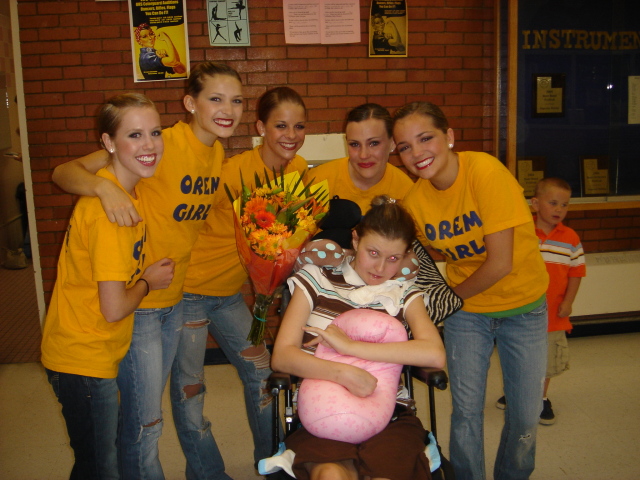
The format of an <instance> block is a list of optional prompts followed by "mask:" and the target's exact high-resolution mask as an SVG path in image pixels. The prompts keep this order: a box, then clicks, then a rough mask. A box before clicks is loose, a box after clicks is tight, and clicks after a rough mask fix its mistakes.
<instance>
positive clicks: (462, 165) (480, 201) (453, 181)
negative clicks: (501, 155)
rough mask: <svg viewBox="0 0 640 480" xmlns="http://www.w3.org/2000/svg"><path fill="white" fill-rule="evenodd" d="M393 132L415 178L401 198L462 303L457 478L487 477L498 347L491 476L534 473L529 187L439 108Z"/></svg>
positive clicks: (539, 358)
mask: <svg viewBox="0 0 640 480" xmlns="http://www.w3.org/2000/svg"><path fill="white" fill-rule="evenodd" d="M394 121H395V123H394V129H393V136H394V139H395V141H396V144H397V148H398V153H399V155H400V158H401V159H402V162H403V163H404V165H405V166H406V167H407V169H408V170H409V172H411V173H413V174H414V175H416V176H417V177H418V180H417V182H416V184H415V186H414V187H413V188H412V189H411V191H410V192H409V193H408V194H407V196H406V197H405V200H404V204H405V206H406V207H407V208H408V209H409V211H410V212H411V214H412V215H413V217H414V219H415V221H416V224H417V227H418V231H419V237H420V239H421V240H422V241H423V242H424V243H425V244H428V245H430V246H431V247H433V248H434V249H436V250H437V251H439V252H440V253H442V254H443V255H444V256H445V258H446V262H447V277H448V280H449V283H450V284H451V286H452V288H453V290H454V291H455V292H456V293H457V294H458V295H459V296H460V297H461V298H462V299H464V307H463V309H462V310H460V311H458V312H457V313H454V314H453V315H452V316H451V317H449V318H448V319H447V320H446V321H445V324H444V338H445V347H446V351H447V364H448V367H449V375H450V377H451V382H450V385H451V394H452V398H453V414H452V416H451V440H450V451H451V461H452V463H453V466H454V468H455V471H456V477H457V478H462V479H466V478H484V476H485V472H484V442H483V440H484V439H483V434H482V424H483V409H484V398H485V390H486V380H487V371H488V368H489V358H490V356H491V354H492V352H493V347H494V344H495V345H496V346H497V348H498V353H499V355H500V364H501V366H502V372H503V377H504V392H505V397H506V401H507V405H508V406H509V410H508V414H507V415H505V426H504V430H503V434H502V437H501V441H500V447H499V449H498V456H497V459H496V462H495V469H494V476H495V478H496V479H503V478H529V476H530V475H531V472H532V471H533V469H534V464H535V443H536V441H535V439H536V427H537V424H538V420H539V417H540V412H541V410H542V401H541V397H542V384H543V380H544V376H545V369H546V358H547V354H546V349H547V346H546V345H547V337H546V330H547V309H546V301H545V292H546V290H547V283H548V276H547V273H546V269H545V266H544V262H543V261H542V257H541V256H540V252H539V248H538V238H537V236H536V233H535V229H534V224H533V218H532V216H531V212H530V210H529V207H528V205H527V202H526V200H525V198H524V196H523V193H522V187H520V185H519V184H518V182H517V181H516V180H515V178H514V177H513V175H511V173H510V172H509V170H507V168H506V167H505V166H504V165H503V164H502V163H500V161H499V160H498V159H497V158H494V157H492V156H491V155H488V154H486V153H482V152H454V151H453V146H454V141H455V136H454V132H453V130H452V129H451V128H449V124H448V121H447V119H446V117H445V116H444V114H443V113H442V111H441V110H440V108H438V107H437V106H435V105H433V104H431V103H429V102H413V103H410V104H408V105H405V106H404V107H402V108H400V109H399V110H398V111H397V112H396V113H395V115H394Z"/></svg>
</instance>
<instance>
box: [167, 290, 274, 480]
mask: <svg viewBox="0 0 640 480" xmlns="http://www.w3.org/2000/svg"><path fill="white" fill-rule="evenodd" d="M182 303H183V304H184V316H185V326H184V330H183V332H182V339H181V342H180V348H179V350H178V355H177V358H176V362H175V364H174V368H173V371H172V376H171V378H172V387H171V398H172V405H173V408H174V418H175V419H176V425H180V426H179V427H176V428H177V430H178V437H179V438H180V443H181V445H182V450H183V452H184V453H185V456H186V457H187V478H188V479H194V478H198V479H204V478H207V479H208V478H215V479H218V478H225V479H226V478H229V477H227V476H226V475H225V474H224V463H223V461H222V457H221V456H220V452H219V451H218V447H217V445H216V442H215V440H214V438H213V435H212V434H211V423H210V422H209V421H208V420H207V419H206V418H205V417H203V413H202V411H203V404H204V394H205V390H206V389H205V386H204V355H205V350H206V343H207V333H209V332H210V333H211V335H212V336H213V337H214V338H215V339H216V342H217V343H218V345H219V346H220V348H221V349H222V351H223V352H224V354H225V356H226V357H227V359H228V360H229V362H231V364H232V365H233V366H234V367H235V368H236V369H237V371H238V375H239V376H240V379H241V380H242V383H243V385H244V398H245V406H246V409H247V417H248V420H249V426H250V427H251V432H252V434H253V441H254V447H255V448H254V459H255V461H256V462H257V461H258V460H260V459H262V458H266V457H269V456H271V455H272V453H273V452H272V446H271V442H272V434H273V419H272V411H271V408H267V407H268V406H269V405H270V402H271V398H272V397H271V394H270V393H269V391H268V389H267V379H268V378H269V375H270V374H271V369H270V368H269V364H270V358H271V357H270V354H269V351H268V350H267V349H266V348H262V347H258V352H257V353H258V354H257V355H256V356H252V353H254V352H252V350H253V349H256V347H253V345H251V343H250V342H249V341H247V336H248V335H249V330H250V328H251V322H252V318H253V317H252V315H251V312H250V311H249V309H248V308H247V305H246V303H245V301H244V298H243V297H242V294H240V293H238V294H236V295H231V296H225V297H214V296H206V295H194V294H191V293H185V294H184V298H183V301H182ZM247 349H248V351H246V350H247ZM175 379H179V380H178V382H176V381H175ZM174 384H175V387H174ZM193 384H201V388H200V393H199V394H198V395H196V396H194V397H191V398H186V395H185V394H184V392H183V388H184V386H185V385H193ZM178 419H181V420H178ZM183 420H184V421H183ZM223 475H224V476H223Z"/></svg>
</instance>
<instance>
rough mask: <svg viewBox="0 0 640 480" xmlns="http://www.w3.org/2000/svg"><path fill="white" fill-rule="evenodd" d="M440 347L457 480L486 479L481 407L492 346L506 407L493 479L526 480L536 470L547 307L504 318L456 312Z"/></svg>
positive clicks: (450, 445)
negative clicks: (443, 356) (444, 361)
mask: <svg viewBox="0 0 640 480" xmlns="http://www.w3.org/2000/svg"><path fill="white" fill-rule="evenodd" d="M444 342H445V348H446V352H447V366H448V370H449V386H450V387H451V397H452V401H453V412H452V414H451V437H450V443H449V449H450V455H451V463H452V464H453V468H454V469H455V474H456V479H458V480H483V479H484V478H485V475H486V474H485V463H484V406H485V393H486V388H487V373H488V370H489V360H490V357H491V354H492V353H493V348H494V342H495V345H496V346H497V348H498V355H499V357H500V365H501V367H502V375H503V379H504V394H505V397H506V400H507V405H508V407H507V409H506V410H505V416H504V428H503V429H502V436H501V438H500V446H499V448H498V454H497V457H496V462H495V466H494V472H493V473H494V479H495V480H516V479H517V480H525V479H528V478H529V476H530V475H531V473H532V472H533V469H534V466H535V454H536V432H537V426H538V421H539V420H540V412H541V411H542V386H543V382H544V377H545V371H546V364H547V304H546V302H545V303H543V304H542V305H540V306H539V307H538V308H535V309H534V310H533V311H531V312H529V313H525V314H521V315H514V316H512V317H506V318H490V317H487V316H485V315H481V314H479V313H470V312H465V311H464V310H460V311H458V312H456V313H455V314H453V315H452V316H450V317H449V318H448V319H447V320H446V321H445V323H444ZM491 401H492V402H493V400H491Z"/></svg>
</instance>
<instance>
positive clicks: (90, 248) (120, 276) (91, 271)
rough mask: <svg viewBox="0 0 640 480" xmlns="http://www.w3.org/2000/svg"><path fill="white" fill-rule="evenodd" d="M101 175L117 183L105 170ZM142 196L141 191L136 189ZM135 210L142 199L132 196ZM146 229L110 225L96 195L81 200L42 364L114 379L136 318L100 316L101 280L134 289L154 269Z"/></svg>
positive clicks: (55, 294)
mask: <svg viewBox="0 0 640 480" xmlns="http://www.w3.org/2000/svg"><path fill="white" fill-rule="evenodd" d="M97 175H99V176H101V177H104V178H108V179H109V180H111V181H113V182H114V183H116V184H118V185H119V183H118V181H117V179H116V177H115V176H114V175H112V174H111V173H110V172H108V171H107V170H106V169H102V170H100V171H98V173H97ZM137 192H139V190H137ZM130 198H131V201H132V202H133V204H134V205H135V207H136V208H138V207H139V206H140V202H139V200H136V199H134V198H132V197H130ZM145 242H146V228H145V223H144V221H143V222H140V223H139V224H138V225H136V226H135V227H119V226H118V224H116V223H111V222H110V221H109V219H108V218H107V215H106V214H105V213H104V210H103V209H102V205H101V204H100V199H98V198H97V197H81V198H80V199H79V200H78V203H77V205H76V207H75V209H74V211H73V214H72V216H71V220H70V222H69V227H68V228H67V234H66V236H65V239H64V244H63V248H62V251H61V252H60V258H59V260H58V276H57V279H56V284H55V287H54V289H53V296H52V297H51V303H50V305H49V311H48V313H47V318H46V320H45V323H44V330H43V333H42V364H43V365H44V366H45V367H46V368H48V369H50V370H54V371H57V372H64V373H71V374H75V375H84V376H89V377H97V378H115V377H116V375H117V373H118V364H119V363H120V361H121V360H122V358H124V356H125V354H126V353H127V350H128V349H129V344H130V343H131V334H132V332H133V314H131V315H129V316H128V317H126V318H124V319H122V320H120V321H119V322H112V323H109V322H107V321H106V320H105V319H104V317H103V315H102V313H101V312H100V301H99V298H98V282H105V281H122V282H126V284H127V288H128V287H130V286H132V285H133V284H134V283H135V281H136V280H137V279H138V278H139V277H140V274H141V273H142V271H144V268H145V265H149V263H148V260H146V259H145V253H146V247H147V244H146V243H145Z"/></svg>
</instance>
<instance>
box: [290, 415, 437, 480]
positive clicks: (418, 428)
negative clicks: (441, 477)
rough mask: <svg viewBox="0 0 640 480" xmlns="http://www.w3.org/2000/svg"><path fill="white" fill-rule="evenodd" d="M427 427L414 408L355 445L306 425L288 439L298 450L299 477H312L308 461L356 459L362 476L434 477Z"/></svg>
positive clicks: (295, 468) (295, 463) (303, 479)
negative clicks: (426, 451)
mask: <svg viewBox="0 0 640 480" xmlns="http://www.w3.org/2000/svg"><path fill="white" fill-rule="evenodd" d="M425 438H426V431H425V429H424V427H423V426H422V422H420V419H419V418H418V417H416V416H415V415H414V414H413V413H411V412H410V411H405V412H403V413H401V414H400V415H399V416H398V418H397V419H396V420H394V421H392V422H391V423H389V425H387V427H386V428H385V429H384V430H383V431H382V432H380V433H379V434H377V435H374V436H373V437H371V438H370V439H369V440H367V441H365V442H363V443H361V444H359V445H354V444H351V443H345V442H339V441H337V440H328V439H325V438H318V437H316V436H314V435H311V434H310V433H309V432H307V431H306V430H305V429H304V428H300V429H299V430H297V431H296V432H294V433H293V434H291V435H290V436H289V437H288V438H287V439H286V440H285V443H286V445H287V448H288V449H291V450H293V451H294V452H295V453H296V456H295V459H294V461H293V471H294V473H295V474H296V478H298V479H299V480H308V479H309V472H308V471H307V469H306V467H305V464H307V463H333V462H340V461H345V460H352V461H353V463H354V465H355V467H356V469H357V470H358V473H359V475H360V476H365V475H367V476H370V477H380V478H389V479H391V480H430V479H431V470H430V469H429V460H427V457H426V456H425V454H424V448H425V443H424V442H425Z"/></svg>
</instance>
